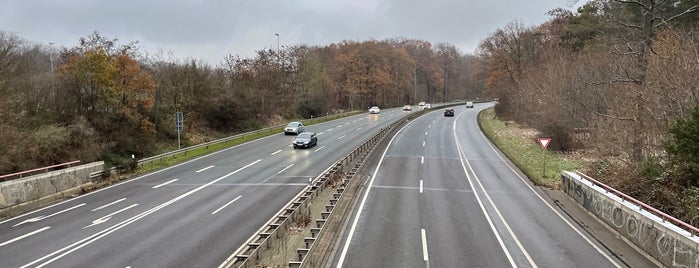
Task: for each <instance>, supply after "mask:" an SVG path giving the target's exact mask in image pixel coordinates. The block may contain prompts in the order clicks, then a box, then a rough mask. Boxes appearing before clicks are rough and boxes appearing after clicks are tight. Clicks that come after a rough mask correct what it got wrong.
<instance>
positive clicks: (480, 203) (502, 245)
mask: <svg viewBox="0 0 699 268" xmlns="http://www.w3.org/2000/svg"><path fill="white" fill-rule="evenodd" d="M453 124H454V130H453V131H452V134H453V135H454V142H455V143H456V150H457V151H458V152H459V161H460V162H461V168H462V169H463V171H464V173H465V174H466V180H468V185H469V186H470V187H471V189H472V190H473V195H474V196H475V197H476V201H477V202H478V206H479V207H480V208H481V211H482V212H483V215H484V216H485V219H486V220H487V221H488V225H489V226H490V229H491V230H492V231H493V234H494V235H495V238H496V239H497V240H498V244H500V248H502V250H503V251H504V253H505V256H506V257H507V260H508V261H509V262H510V265H512V267H517V263H515V260H514V259H513V258H512V254H510V250H509V249H507V247H506V246H505V242H504V241H503V240H502V237H500V233H499V232H498V230H497V229H496V228H495V224H494V223H493V219H492V218H491V216H490V213H488V211H487V210H486V209H485V206H484V205H483V200H481V197H480V196H479V195H478V193H476V188H475V186H474V185H473V182H472V181H471V175H469V173H468V169H467V168H466V164H464V154H463V149H462V148H461V142H460V141H459V139H458V138H456V137H457V135H456V120H454V123H453ZM466 163H468V159H466ZM471 171H473V170H471ZM473 175H474V176H475V173H473ZM482 190H483V191H484V192H485V189H482ZM486 194H487V193H486ZM491 205H493V206H495V205H494V204H492V203H491ZM510 235H513V234H512V233H510ZM513 239H514V240H515V241H516V242H519V241H517V238H516V237H515V236H513ZM520 249H521V250H522V252H523V253H524V254H525V255H526V257H527V258H528V259H529V260H531V258H529V255H527V254H526V252H525V251H524V249H522V248H520ZM529 263H530V264H532V267H536V264H534V262H533V261H530V262H529Z"/></svg>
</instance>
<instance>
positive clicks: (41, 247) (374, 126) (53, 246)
mask: <svg viewBox="0 0 699 268" xmlns="http://www.w3.org/2000/svg"><path fill="white" fill-rule="evenodd" d="M405 113H406V112H403V111H401V110H399V109H386V110H383V111H382V112H381V113H380V114H378V115H369V114H367V113H363V114H360V115H356V116H351V117H346V118H342V119H338V120H334V121H330V122H325V123H321V124H316V125H311V126H307V127H306V131H313V132H316V133H317V134H318V145H317V146H314V147H312V148H310V149H297V150H294V149H293V148H292V147H291V142H292V140H293V136H285V135H283V134H281V133H280V134H278V135H273V136H269V137H266V138H262V139H259V140H255V141H251V142H247V143H244V144H241V145H237V146H234V147H231V148H229V149H226V150H222V151H219V152H216V153H213V154H209V155H206V156H203V157H199V158H196V159H192V160H189V161H187V162H184V163H181V164H178V165H176V166H172V167H169V168H165V169H161V170H158V171H155V172H152V173H149V174H145V175H142V176H139V177H137V178H134V179H131V180H128V181H125V182H122V183H119V184H116V185H113V186H110V187H107V188H104V189H101V190H98V191H95V192H92V193H89V194H85V195H82V196H78V197H75V198H72V199H69V200H66V201H64V202H60V203H57V204H55V205H52V206H48V207H45V208H43V209H39V210H35V211H32V212H29V213H26V214H23V215H20V216H17V217H14V218H11V219H0V267H218V266H219V265H220V264H221V263H222V262H223V261H224V260H225V259H226V258H227V257H228V256H229V255H230V254H231V253H232V252H233V251H234V250H235V249H237V248H238V247H239V246H241V245H242V244H243V243H244V242H245V241H246V239H248V238H249V237H250V236H251V235H252V234H253V233H254V232H255V231H257V230H258V229H259V228H260V227H261V226H262V225H263V224H264V223H265V222H266V221H267V220H269V219H270V218H271V217H272V216H273V215H274V213H276V212H277V211H278V210H279V209H281V208H282V207H283V206H284V205H285V204H287V203H288V202H289V200H291V198H292V197H293V196H295V195H296V194H297V193H298V192H299V191H301V190H302V189H303V187H304V186H305V185H307V183H308V182H309V179H310V178H314V177H316V176H318V175H319V174H320V173H321V172H323V171H324V170H325V169H326V168H328V167H329V166H330V165H331V164H332V163H333V162H335V161H336V160H337V159H339V158H340V157H342V156H344V155H346V154H347V153H349V152H350V151H351V150H352V149H354V148H355V147H356V146H358V145H359V144H361V143H362V142H363V141H365V140H366V139H368V138H369V137H371V136H372V135H374V134H375V133H377V132H378V131H379V130H380V129H381V128H382V127H385V126H387V125H389V124H390V123H392V122H394V121H395V120H397V119H398V118H401V117H402V116H404V115H405ZM280 132H281V129H280Z"/></svg>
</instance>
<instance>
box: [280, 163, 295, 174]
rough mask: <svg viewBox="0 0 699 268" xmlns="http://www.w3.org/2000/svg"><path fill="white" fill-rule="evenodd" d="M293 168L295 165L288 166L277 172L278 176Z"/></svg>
mask: <svg viewBox="0 0 699 268" xmlns="http://www.w3.org/2000/svg"><path fill="white" fill-rule="evenodd" d="M293 166H294V164H291V165H288V166H286V167H285V168H283V169H282V170H280V171H277V174H279V173H282V172H284V171H285V170H287V169H289V168H290V167H293Z"/></svg>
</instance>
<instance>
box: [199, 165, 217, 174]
mask: <svg viewBox="0 0 699 268" xmlns="http://www.w3.org/2000/svg"><path fill="white" fill-rule="evenodd" d="M212 167H214V166H208V167H205V168H202V169H200V170H197V171H195V172H196V173H199V172H202V171H204V170H207V169H210V168H212Z"/></svg>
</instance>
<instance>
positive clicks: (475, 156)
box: [334, 104, 623, 267]
mask: <svg viewBox="0 0 699 268" xmlns="http://www.w3.org/2000/svg"><path fill="white" fill-rule="evenodd" d="M488 105H490V104H477V105H476V108H475V109H465V108H464V107H455V110H456V114H457V116H455V117H443V116H442V115H441V111H440V112H432V113H428V114H426V115H424V116H422V117H420V118H418V119H416V120H414V121H413V122H411V123H410V124H409V125H408V126H406V127H405V128H404V129H402V130H401V131H400V132H399V133H398V134H397V135H396V137H395V139H394V140H392V141H391V142H390V144H389V145H388V147H387V149H386V152H385V154H384V155H383V156H382V157H381V160H380V162H379V164H378V167H376V170H375V171H374V176H373V177H372V180H371V181H370V182H369V186H368V187H369V188H368V189H367V190H366V192H365V193H364V194H365V196H364V197H363V199H362V203H360V205H359V208H357V210H356V211H355V212H354V214H353V215H352V217H353V219H352V220H351V221H350V224H351V226H350V228H347V232H348V234H346V235H345V236H344V237H345V238H344V239H345V240H344V241H343V242H342V243H341V244H342V246H341V249H340V250H338V253H337V255H336V256H335V261H334V264H336V265H338V266H341V267H429V266H432V267H619V266H622V265H623V263H621V262H620V261H619V260H618V259H616V258H614V257H612V254H611V253H609V252H608V251H606V250H605V249H604V247H602V246H601V245H599V244H597V243H596V242H595V241H593V239H590V238H588V237H587V234H585V233H583V232H581V231H580V230H579V229H580V227H579V226H575V225H572V224H569V223H570V220H568V219H566V218H565V217H564V216H563V215H562V214H561V213H560V212H558V211H557V210H556V209H555V208H553V207H552V206H551V205H549V204H548V203H546V202H545V199H544V198H542V197H541V196H540V195H539V194H538V193H537V192H536V191H535V190H534V189H533V188H532V187H531V186H529V185H528V183H527V182H526V181H525V180H524V179H523V178H520V176H521V175H519V176H518V173H519V171H517V170H516V169H515V168H512V169H511V167H510V166H508V165H507V161H503V159H501V156H499V155H498V152H497V151H496V150H495V149H494V148H492V147H491V145H490V144H489V143H488V141H487V139H485V137H484V136H483V135H482V134H481V132H480V129H479V127H478V125H477V123H476V115H477V113H478V111H479V110H481V109H484V108H486V107H488ZM425 130H427V133H425ZM423 157H424V163H422V162H423V161H422V159H423ZM415 159H418V160H415ZM421 181H422V182H423V184H424V185H422V187H424V193H423V194H421V193H420V192H419V190H418V189H419V188H421V187H420V182H421ZM354 223H356V224H354ZM422 230H424V232H425V237H426V238H425V239H426V241H427V243H426V249H427V252H428V253H429V258H427V259H428V260H425V259H423V256H424V255H425V253H424V252H423V251H422V250H423V249H422V248H421V247H420V246H419V245H421V243H422V240H423V238H422V237H421V233H422ZM377 238H378V239H377Z"/></svg>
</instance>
